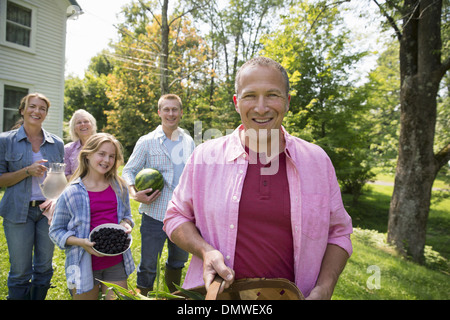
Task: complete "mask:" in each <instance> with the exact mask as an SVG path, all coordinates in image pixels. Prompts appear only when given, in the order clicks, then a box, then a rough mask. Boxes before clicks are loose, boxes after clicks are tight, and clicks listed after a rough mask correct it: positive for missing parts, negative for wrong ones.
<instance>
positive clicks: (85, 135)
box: [64, 109, 97, 180]
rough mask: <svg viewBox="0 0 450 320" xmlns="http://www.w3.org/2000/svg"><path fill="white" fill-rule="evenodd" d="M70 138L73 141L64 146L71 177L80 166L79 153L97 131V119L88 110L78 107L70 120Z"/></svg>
mask: <svg viewBox="0 0 450 320" xmlns="http://www.w3.org/2000/svg"><path fill="white" fill-rule="evenodd" d="M69 130H70V138H71V139H72V142H70V143H68V144H66V145H65V146H64V163H65V164H66V177H67V180H69V179H70V177H71V176H72V174H73V173H74V172H75V169H76V168H77V167H78V154H79V153H80V150H81V148H82V147H83V145H84V143H85V142H86V141H87V140H88V139H89V137H90V136H92V135H93V134H95V133H96V132H97V121H96V120H95V118H94V117H93V116H92V115H91V114H90V113H89V112H87V111H86V110H84V109H78V110H77V111H75V112H74V114H73V115H72V118H71V119H70V122H69Z"/></svg>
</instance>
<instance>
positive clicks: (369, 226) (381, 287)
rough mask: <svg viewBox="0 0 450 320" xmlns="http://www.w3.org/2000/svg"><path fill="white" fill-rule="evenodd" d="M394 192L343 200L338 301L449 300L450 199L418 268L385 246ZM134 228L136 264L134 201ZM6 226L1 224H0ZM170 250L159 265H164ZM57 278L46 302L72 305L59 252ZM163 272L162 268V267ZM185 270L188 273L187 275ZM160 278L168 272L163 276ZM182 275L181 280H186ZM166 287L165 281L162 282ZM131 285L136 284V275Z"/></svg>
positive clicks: (3, 261) (2, 275) (440, 207)
mask: <svg viewBox="0 0 450 320" xmlns="http://www.w3.org/2000/svg"><path fill="white" fill-rule="evenodd" d="M391 194H392V186H383V185H368V186H367V187H366V188H365V193H364V195H362V196H361V197H360V199H359V201H358V203H357V204H354V203H353V202H352V198H351V196H347V195H344V203H345V206H346V209H347V210H348V212H349V214H350V215H351V216H352V219H353V224H354V233H353V235H352V241H353V246H354V252H353V255H352V257H351V258H350V260H349V261H348V263H347V266H346V268H345V270H344V272H343V273H342V275H341V277H340V279H339V282H338V284H337V286H336V289H335V292H334V295H333V299H334V300H383V299H396V300H403V299H408V300H424V299H427V300H428V299H433V300H434V299H443V300H448V299H450V276H449V275H450V269H449V263H448V261H449V259H450V249H449V247H450V246H449V243H450V236H449V233H448V230H449V227H450V217H449V214H450V209H449V208H450V199H446V200H443V201H441V202H438V203H433V205H432V206H431V210H430V217H429V220H428V225H427V247H426V264H425V265H417V264H415V263H413V262H411V261H408V260H407V259H404V258H402V257H400V256H398V255H397V254H396V252H395V250H394V249H393V248H391V247H390V246H389V245H387V244H386V232H387V219H388V212H389V200H390V196H391ZM131 205H132V212H133V217H134V219H135V222H136V227H135V228H134V230H133V232H132V236H133V244H132V248H131V250H132V252H133V257H134V259H135V263H136V264H137V263H139V260H140V232H139V225H140V220H141V217H140V215H139V214H138V212H137V208H138V204H137V203H136V202H134V201H131ZM0 222H2V218H0ZM0 248H1V249H2V254H1V256H0V300H3V299H6V296H7V292H8V289H7V286H6V281H7V277H8V271H9V261H8V253H7V246H6V241H5V237H4V232H3V226H2V225H0ZM166 258H167V250H166V249H165V250H164V251H163V254H162V257H161V259H162V260H163V261H165V259H166ZM53 264H54V269H55V274H54V276H53V279H52V284H53V285H54V286H55V287H54V288H51V289H50V290H49V293H48V296H47V299H50V300H67V299H71V297H70V295H69V293H68V291H67V289H66V284H65V283H66V279H65V273H64V252H63V251H61V250H60V249H59V248H55V254H54V259H53ZM161 268H164V263H161ZM185 271H186V268H185V270H184V274H185ZM162 274H164V272H163V271H162ZM184 274H183V277H184ZM161 281H162V280H161ZM129 283H130V284H131V285H133V286H135V284H136V272H134V273H133V274H132V275H131V277H130V279H129Z"/></svg>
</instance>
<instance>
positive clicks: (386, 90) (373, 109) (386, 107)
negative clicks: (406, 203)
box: [364, 41, 400, 173]
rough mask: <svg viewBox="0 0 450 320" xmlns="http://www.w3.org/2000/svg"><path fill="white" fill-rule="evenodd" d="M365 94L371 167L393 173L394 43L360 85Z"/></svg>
mask: <svg viewBox="0 0 450 320" xmlns="http://www.w3.org/2000/svg"><path fill="white" fill-rule="evenodd" d="M364 86H365V90H366V91H367V92H368V93H369V94H368V99H367V106H368V107H370V112H369V113H367V117H368V118H370V122H371V123H372V130H371V137H372V146H371V150H372V151H373V154H374V165H376V166H377V167H378V168H382V169H383V170H384V171H387V172H390V173H393V172H394V171H395V164H396V160H397V156H398V135H399V131H400V130H399V124H400V65H399V61H398V43H397V42H395V41H394V42H392V43H390V44H389V45H388V47H387V49H386V50H385V51H384V52H383V53H381V55H380V57H379V58H378V60H377V67H376V68H375V70H373V71H372V72H370V73H369V81H368V82H367V83H366V84H365V85H364Z"/></svg>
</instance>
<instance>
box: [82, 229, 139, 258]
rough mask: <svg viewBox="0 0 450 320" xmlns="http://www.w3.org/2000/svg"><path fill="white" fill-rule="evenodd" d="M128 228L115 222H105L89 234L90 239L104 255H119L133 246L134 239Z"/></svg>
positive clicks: (95, 248) (96, 249)
mask: <svg viewBox="0 0 450 320" xmlns="http://www.w3.org/2000/svg"><path fill="white" fill-rule="evenodd" d="M126 230H127V229H126V228H125V227H124V226H122V225H120V224H115V223H104V224H101V225H99V226H97V227H95V228H94V229H92V231H91V233H90V234H89V241H91V242H95V244H94V247H93V249H94V250H95V251H96V252H98V253H100V254H102V255H104V256H117V255H120V254H122V253H124V252H125V251H127V250H128V249H130V247H131V243H132V241H133V239H132V237H131V234H130V233H125V231H126Z"/></svg>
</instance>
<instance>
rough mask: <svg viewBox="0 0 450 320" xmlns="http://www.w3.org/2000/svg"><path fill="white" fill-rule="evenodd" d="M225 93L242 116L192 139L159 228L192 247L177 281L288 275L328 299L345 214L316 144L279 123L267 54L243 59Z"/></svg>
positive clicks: (283, 77) (275, 81) (190, 283)
mask: <svg viewBox="0 0 450 320" xmlns="http://www.w3.org/2000/svg"><path fill="white" fill-rule="evenodd" d="M235 85H236V94H235V96H234V97H233V100H234V104H235V107H236V111H237V112H238V113H239V114H240V117H241V121H242V124H241V125H240V126H239V127H238V128H237V129H236V130H235V131H234V132H233V133H232V134H230V135H227V136H224V137H221V138H217V139H214V140H210V141H207V142H205V143H203V144H201V145H200V146H198V147H197V148H196V149H195V150H194V153H193V154H192V156H191V158H190V159H189V161H188V163H187V164H186V167H185V169H184V172H183V174H182V176H181V178H180V182H179V185H178V186H177V188H176V189H175V191H174V193H173V196H172V200H171V201H170V202H169V206H168V209H167V213H166V217H165V220H164V230H165V231H166V233H167V235H168V236H169V238H170V239H171V240H172V241H173V242H174V243H176V244H177V245H178V246H180V247H181V248H183V249H184V250H186V251H189V252H191V253H192V254H193V257H192V260H191V263H190V266H189V270H188V272H187V274H186V278H185V282H184V284H183V287H184V288H192V287H195V286H199V285H203V284H204V285H205V286H206V288H208V287H209V285H210V284H211V282H212V281H213V279H214V277H215V275H216V274H219V275H220V276H221V277H222V278H223V279H224V280H225V285H224V286H223V288H226V287H229V286H230V285H231V283H232V282H233V281H234V279H240V278H286V279H289V280H291V281H293V282H295V284H296V285H297V286H298V287H299V289H300V290H301V291H302V293H303V294H304V295H305V297H307V299H330V298H331V296H332V293H333V290H334V287H335V285H336V282H337V280H338V277H339V275H340V274H341V272H342V270H343V269H344V267H345V264H346V262H347V259H348V258H349V257H350V255H351V253H352V244H351V241H350V234H351V233H352V223H351V218H350V216H349V215H348V214H347V212H346V211H345V209H344V206H343V203H342V198H341V193H340V189H339V185H338V182H337V179H336V175H335V171H334V168H333V165H332V164H331V161H330V159H329V157H328V156H327V155H326V154H325V152H324V151H323V150H322V149H321V148H320V147H318V146H316V145H313V144H311V143H308V142H306V141H304V140H301V139H299V138H296V137H293V136H291V135H289V134H288V133H287V132H286V130H285V129H284V128H283V127H282V121H283V118H284V115H285V113H286V112H287V110H288V109H289V102H290V95H289V78H288V76H287V73H286V71H285V70H284V68H283V67H282V66H281V65H280V64H278V63H277V62H275V61H273V60H271V59H268V58H262V57H260V58H255V59H252V60H250V61H248V62H247V63H245V64H244V65H243V66H242V67H241V68H240V69H239V71H238V73H237V75H236V84H235Z"/></svg>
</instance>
